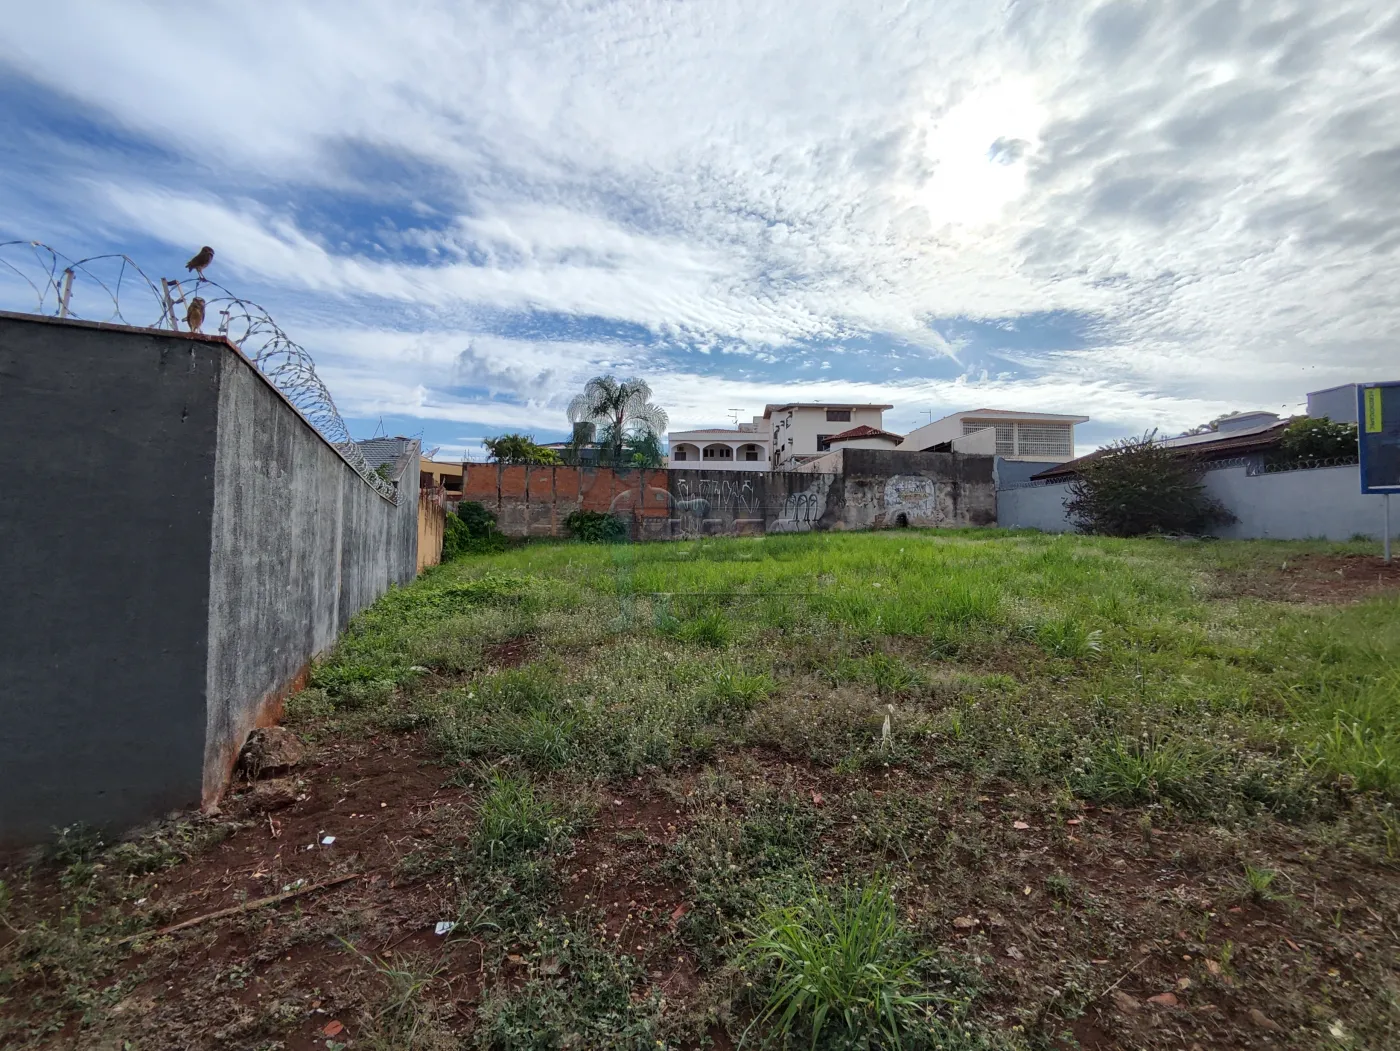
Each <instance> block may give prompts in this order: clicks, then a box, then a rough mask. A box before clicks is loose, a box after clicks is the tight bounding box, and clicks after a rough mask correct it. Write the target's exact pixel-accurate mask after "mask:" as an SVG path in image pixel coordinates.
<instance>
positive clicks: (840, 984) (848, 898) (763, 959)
mask: <svg viewBox="0 0 1400 1051" xmlns="http://www.w3.org/2000/svg"><path fill="white" fill-rule="evenodd" d="M749 935H750V939H749V942H748V944H747V946H746V947H745V949H744V952H743V956H742V958H743V960H744V962H745V966H746V967H747V968H748V969H749V970H751V971H752V973H753V977H754V979H755V981H756V982H757V983H758V984H759V986H760V987H761V988H762V990H763V992H762V994H761V998H762V1000H761V1007H760V1009H759V1013H758V1017H757V1019H756V1020H755V1022H754V1024H755V1025H759V1024H764V1025H766V1024H769V1023H771V1024H772V1025H773V1026H774V1027H775V1028H776V1031H777V1033H779V1034H781V1035H782V1037H783V1038H784V1039H792V1038H795V1037H799V1036H806V1035H808V1034H810V1036H811V1046H812V1047H816V1046H817V1043H818V1040H819V1039H820V1038H821V1035H822V1032H823V1030H824V1029H826V1027H827V1026H828V1024H830V1025H833V1026H835V1027H839V1028H841V1029H843V1030H844V1031H845V1033H846V1034H847V1035H848V1036H852V1037H858V1036H862V1035H867V1034H868V1035H872V1036H873V1035H875V1034H877V1033H878V1034H879V1035H880V1036H881V1037H883V1038H884V1039H886V1040H888V1041H889V1042H890V1043H891V1044H893V1045H894V1046H895V1047H900V1046H902V1040H901V1037H902V1034H903V1033H904V1032H905V1031H906V1030H907V1029H908V1028H909V1027H910V1026H911V1025H913V1024H915V1022H916V1021H918V1020H921V1019H922V1018H923V1017H925V1015H926V1012H927V1008H928V1004H929V1002H930V1001H931V1000H933V994H931V993H928V992H924V991H923V990H922V988H921V982H920V980H919V976H918V973H917V971H918V966H919V963H920V957H919V956H918V954H916V953H915V952H914V951H913V949H912V948H911V946H910V944H909V941H908V938H907V937H906V935H905V934H904V932H903V930H902V929H901V927H900V925H899V919H898V913H897V910H896V908H895V903H894V899H893V898H892V897H891V895H890V892H889V890H888V888H886V887H885V886H884V884H882V883H880V882H879V881H874V880H872V881H871V882H869V883H867V884H866V885H865V886H864V887H863V888H859V889H857V888H854V887H851V886H846V887H843V888H841V889H840V890H839V891H837V892H836V894H835V896H834V897H832V896H830V895H828V893H827V892H825V891H823V890H820V889H818V888H817V887H816V886H815V885H813V886H811V887H810V889H809V893H808V895H807V897H806V899H805V900H804V901H802V902H801V903H800V904H797V905H790V906H775V907H771V908H768V909H765V910H764V911H763V912H762V913H761V914H760V915H759V917H758V919H757V921H756V922H755V923H754V924H753V926H752V927H751V928H750V930H749ZM751 1028H752V1027H751Z"/></svg>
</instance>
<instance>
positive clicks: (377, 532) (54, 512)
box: [0, 314, 418, 846]
mask: <svg viewBox="0 0 1400 1051" xmlns="http://www.w3.org/2000/svg"><path fill="white" fill-rule="evenodd" d="M0 447H3V448H4V449H5V450H6V455H4V456H0V494H3V496H0V582H3V589H4V590H3V591H0V599H3V601H0V846H8V845H14V844H22V843H28V842H33V841H35V840H40V839H45V838H48V837H49V835H50V834H51V830H52V829H53V828H55V827H60V826H63V825H69V824H73V823H76V822H79V821H81V822H85V823H87V824H92V825H100V826H108V827H116V828H119V827H123V826H129V825H132V824H135V823H138V822H141V821H144V820H148V819H150V818H153V817H157V816H159V815H161V814H163V813H164V812H166V811H168V810H171V809H176V808H182V807H188V806H192V805H196V804H198V803H200V802H201V800H203V801H205V802H210V801H212V800H213V799H214V798H217V796H218V794H219V792H220V791H221V790H222V788H223V785H224V778H225V776H226V774H227V773H228V770H229V768H230V766H231V765H232V762H233V760H234V758H235V756H236V755H237V751H238V749H239V747H240V746H241V745H242V742H243V740H244V737H245V736H246V734H247V732H248V730H250V729H251V728H252V727H253V726H254V725H257V724H258V723H265V722H269V721H271V720H272V719H275V718H276V717H277V715H278V714H280V710H281V701H282V698H283V696H284V695H285V694H286V692H287V691H288V690H289V689H290V688H291V687H292V686H294V684H295V683H296V680H297V678H298V676H299V675H300V674H301V673H302V671H303V670H304V669H305V668H306V666H307V663H308V661H309V660H310V659H311V658H312V657H313V656H315V655H316V654H317V653H319V652H321V651H323V650H325V649H326V648H327V647H329V646H330V645H331V644H332V643H333V642H334V641H335V638H336V636H337V634H338V633H339V632H340V631H341V630H342V629H343V628H344V627H345V626H346V624H347V623H348V622H349V620H350V618H351V617H352V616H353V615H354V614H355V613H356V612H358V611H359V610H360V609H362V608H364V606H366V605H368V604H369V603H371V602H373V601H374V600H375V599H376V598H377V597H379V595H381V594H382V593H383V592H384V591H385V590H386V589H387V588H389V587H390V586H391V585H392V584H395V583H405V582H407V581H409V580H412V579H413V577H414V575H415V572H416V559H417V535H418V499H417V490H418V456H417V449H416V447H415V448H413V449H412V450H411V451H410V452H407V453H405V454H404V456H402V457H401V459H400V462H398V463H396V465H395V468H396V470H395V472H394V474H395V477H397V478H398V479H399V480H400V484H401V485H403V486H404V488H405V491H406V498H403V499H400V500H399V501H398V502H397V504H396V503H394V502H393V501H390V500H387V499H385V498H384V497H383V496H380V495H379V494H378V493H377V492H376V491H375V490H374V489H373V488H371V487H370V486H369V484H368V483H366V482H365V481H364V479H363V478H361V477H360V476H359V475H358V474H357V473H356V472H355V470H354V469H353V468H352V467H351V466H350V465H349V464H348V463H347V462H346V461H345V460H344V459H343V458H342V457H341V456H340V454H339V453H338V452H337V451H336V450H335V449H334V448H333V447H332V446H330V445H329V444H328V443H327V442H326V441H325V440H324V439H323V438H322V437H321V436H320V435H319V434H318V433H317V432H316V431H315V430H314V429H313V428H312V427H311V425H310V424H308V423H307V422H306V420H305V419H303V418H302V417H301V416H300V414H298V413H297V412H296V410H295V409H293V408H292V406H291V405H290V404H289V403H288V402H287V401H286V400H285V399H284V398H283V397H282V396H281V395H280V394H279V393H278V392H277V391H276V390H275V388H273V387H272V385H271V384H270V383H269V382H268V381H267V380H266V379H265V378H264V377H263V376H262V375H261V374H260V373H258V372H257V370H256V369H255V368H254V367H253V366H252V365H251V364H250V363H249V362H248V361H247V360H246V359H245V358H243V356H242V355H241V354H239V353H238V352H237V351H236V350H235V349H234V348H233V347H231V346H230V345H229V344H228V343H227V342H225V341H224V340H222V339H218V338H212V337H198V336H190V335H189V334H174V333H161V332H155V331H151V330H148V329H132V328H127V327H124V326H112V325H94V324H89V323H82V322H60V321H57V320H55V319H46V318H39V317H31V316H27V315H7V314H0Z"/></svg>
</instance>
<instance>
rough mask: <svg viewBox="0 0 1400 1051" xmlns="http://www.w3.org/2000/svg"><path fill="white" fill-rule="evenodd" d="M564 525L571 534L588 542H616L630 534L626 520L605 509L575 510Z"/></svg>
mask: <svg viewBox="0 0 1400 1051" xmlns="http://www.w3.org/2000/svg"><path fill="white" fill-rule="evenodd" d="M564 525H565V526H566V527H568V530H569V535H570V536H572V537H573V538H574V539H575V540H582V541H583V542H584V543H586V544H615V543H617V542H618V541H621V540H626V539H627V538H628V534H629V530H628V528H627V522H626V521H624V520H623V519H622V518H620V517H618V516H617V515H614V514H609V513H607V512H605V511H574V512H573V513H572V514H570V515H569V517H568V518H566V519H564Z"/></svg>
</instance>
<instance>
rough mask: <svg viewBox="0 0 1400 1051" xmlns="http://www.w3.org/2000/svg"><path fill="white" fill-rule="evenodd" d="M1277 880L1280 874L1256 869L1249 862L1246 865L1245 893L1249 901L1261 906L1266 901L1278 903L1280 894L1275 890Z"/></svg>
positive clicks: (1264, 869)
mask: <svg viewBox="0 0 1400 1051" xmlns="http://www.w3.org/2000/svg"><path fill="white" fill-rule="evenodd" d="M1276 879H1278V873H1277V872H1276V871H1275V870H1273V869H1270V868H1262V867H1256V866H1254V865H1251V864H1250V863H1249V862H1247V861H1246V862H1245V863H1244V872H1243V880H1244V891H1245V896H1246V897H1248V898H1249V900H1251V901H1255V902H1259V903H1261V904H1262V903H1263V902H1266V901H1277V900H1278V898H1279V894H1278V892H1277V891H1275V890H1274V889H1273V886H1274V880H1276Z"/></svg>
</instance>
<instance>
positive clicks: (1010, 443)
mask: <svg viewBox="0 0 1400 1051" xmlns="http://www.w3.org/2000/svg"><path fill="white" fill-rule="evenodd" d="M962 427H963V434H971V433H972V432H973V431H980V430H984V429H985V428H987V427H995V428H996V432H997V455H998V456H1015V455H1016V425H1015V424H1014V423H999V422H997V421H996V420H963V421H962Z"/></svg>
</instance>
